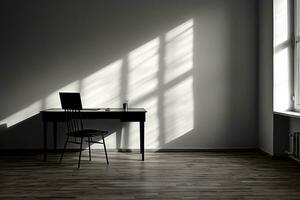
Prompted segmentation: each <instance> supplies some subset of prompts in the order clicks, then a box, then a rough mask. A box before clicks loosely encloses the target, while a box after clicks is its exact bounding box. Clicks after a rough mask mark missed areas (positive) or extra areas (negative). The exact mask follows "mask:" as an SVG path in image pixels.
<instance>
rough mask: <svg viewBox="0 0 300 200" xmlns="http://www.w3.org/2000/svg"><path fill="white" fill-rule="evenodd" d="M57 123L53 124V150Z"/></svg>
mask: <svg viewBox="0 0 300 200" xmlns="http://www.w3.org/2000/svg"><path fill="white" fill-rule="evenodd" d="M56 141H57V122H53V146H54V150H56V144H57V142H56Z"/></svg>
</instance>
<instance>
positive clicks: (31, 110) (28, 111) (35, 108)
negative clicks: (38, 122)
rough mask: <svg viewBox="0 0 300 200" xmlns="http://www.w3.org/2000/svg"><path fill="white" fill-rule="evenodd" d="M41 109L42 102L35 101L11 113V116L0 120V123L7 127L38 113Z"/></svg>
mask: <svg viewBox="0 0 300 200" xmlns="http://www.w3.org/2000/svg"><path fill="white" fill-rule="evenodd" d="M41 109H42V102H41V101H36V102H35V103H33V104H31V105H29V106H28V107H26V108H24V109H22V110H20V111H18V112H16V113H14V114H12V115H11V116H9V117H7V118H5V119H3V120H1V121H0V124H6V126H7V128H9V127H11V126H13V125H15V124H18V123H19V122H22V121H24V120H26V119H28V118H30V117H32V116H34V115H36V114H38V113H39V112H40V111H41Z"/></svg>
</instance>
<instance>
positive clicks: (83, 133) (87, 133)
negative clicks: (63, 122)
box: [67, 129, 108, 137]
mask: <svg viewBox="0 0 300 200" xmlns="http://www.w3.org/2000/svg"><path fill="white" fill-rule="evenodd" d="M107 133H108V131H103V130H98V129H83V130H80V131H75V132H68V133H67V135H68V136H72V137H94V136H102V135H105V134H107Z"/></svg>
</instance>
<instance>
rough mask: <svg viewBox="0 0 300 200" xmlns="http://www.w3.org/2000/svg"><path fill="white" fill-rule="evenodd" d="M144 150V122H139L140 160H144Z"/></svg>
mask: <svg viewBox="0 0 300 200" xmlns="http://www.w3.org/2000/svg"><path fill="white" fill-rule="evenodd" d="M144 151H145V122H140V153H141V154H142V161H144V153H145V152H144Z"/></svg>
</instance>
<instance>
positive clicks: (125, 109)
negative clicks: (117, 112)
mask: <svg viewBox="0 0 300 200" xmlns="http://www.w3.org/2000/svg"><path fill="white" fill-rule="evenodd" d="M123 110H124V111H127V110H128V104H127V103H123Z"/></svg>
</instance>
